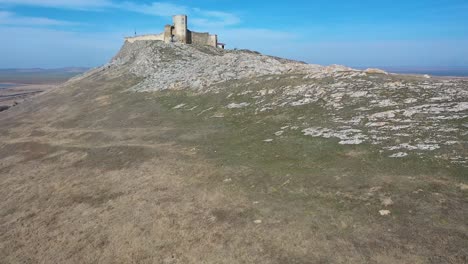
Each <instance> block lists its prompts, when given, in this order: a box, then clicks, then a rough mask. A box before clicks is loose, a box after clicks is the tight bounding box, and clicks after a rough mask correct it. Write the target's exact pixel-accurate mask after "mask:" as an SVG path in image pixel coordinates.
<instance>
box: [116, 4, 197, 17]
mask: <svg viewBox="0 0 468 264" xmlns="http://www.w3.org/2000/svg"><path fill="white" fill-rule="evenodd" d="M115 7H117V8H119V9H124V10H127V11H132V12H137V13H142V14H147V15H154V16H162V17H164V16H171V15H175V14H186V13H188V12H189V8H188V7H186V6H182V5H174V4H171V3H161V2H153V3H151V4H136V3H134V2H124V3H122V4H119V5H115Z"/></svg>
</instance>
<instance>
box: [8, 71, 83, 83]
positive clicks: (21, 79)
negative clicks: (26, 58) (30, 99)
mask: <svg viewBox="0 0 468 264" xmlns="http://www.w3.org/2000/svg"><path fill="white" fill-rule="evenodd" d="M86 70H87V69H85V68H63V69H51V70H44V69H0V83H21V84H48V83H62V82H65V81H67V80H68V79H70V78H72V77H74V76H76V75H78V74H81V73H83V72H85V71H86Z"/></svg>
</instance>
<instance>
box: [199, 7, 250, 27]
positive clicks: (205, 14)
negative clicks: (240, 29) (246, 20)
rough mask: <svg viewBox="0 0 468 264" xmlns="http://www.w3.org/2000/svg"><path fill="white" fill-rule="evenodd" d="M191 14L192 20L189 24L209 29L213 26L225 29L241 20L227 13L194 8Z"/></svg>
mask: <svg viewBox="0 0 468 264" xmlns="http://www.w3.org/2000/svg"><path fill="white" fill-rule="evenodd" d="M193 13H194V14H193V15H194V18H193V19H191V22H192V23H193V25H195V26H197V27H211V26H212V25H213V24H216V25H218V26H220V27H225V26H233V25H237V24H239V23H241V19H240V18H239V17H238V16H236V15H234V14H231V13H227V12H221V11H204V10H200V9H198V8H194V9H193Z"/></svg>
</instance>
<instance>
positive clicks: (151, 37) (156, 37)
mask: <svg viewBox="0 0 468 264" xmlns="http://www.w3.org/2000/svg"><path fill="white" fill-rule="evenodd" d="M125 40H127V41H128V42H130V43H133V42H135V41H137V40H160V41H164V33H161V34H152V35H143V36H136V37H127V38H125Z"/></svg>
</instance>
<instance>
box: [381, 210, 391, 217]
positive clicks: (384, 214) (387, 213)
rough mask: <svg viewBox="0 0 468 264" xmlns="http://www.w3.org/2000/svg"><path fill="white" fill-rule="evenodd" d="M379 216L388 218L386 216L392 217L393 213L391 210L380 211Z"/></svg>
mask: <svg viewBox="0 0 468 264" xmlns="http://www.w3.org/2000/svg"><path fill="white" fill-rule="evenodd" d="M379 214H380V215H381V216H386V215H390V214H391V212H390V211H389V210H380V211H379Z"/></svg>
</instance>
